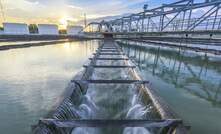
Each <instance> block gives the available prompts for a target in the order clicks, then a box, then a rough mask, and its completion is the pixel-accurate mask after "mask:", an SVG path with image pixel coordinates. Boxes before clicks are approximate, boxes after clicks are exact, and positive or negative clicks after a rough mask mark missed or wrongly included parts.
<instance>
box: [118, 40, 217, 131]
mask: <svg viewBox="0 0 221 134" xmlns="http://www.w3.org/2000/svg"><path fill="white" fill-rule="evenodd" d="M121 42H122V41H121ZM121 46H122V47H123V50H124V52H125V53H127V55H128V56H130V57H131V58H134V60H135V61H136V63H137V64H138V66H139V69H140V71H141V74H142V76H143V78H144V79H146V80H150V82H151V86H152V88H153V89H154V90H156V91H157V92H158V94H159V95H161V96H162V97H163V98H164V100H166V101H167V102H168V103H169V105H170V107H171V108H172V110H173V111H174V112H176V113H177V115H178V116H179V117H181V118H182V119H184V121H185V122H186V123H187V125H190V126H191V133H194V134H218V133H221V123H220V117H221V56H218V55H217V56H216V55H211V54H205V53H197V52H193V51H187V50H180V49H179V48H177V49H175V48H169V47H160V46H157V45H151V44H146V43H140V42H125V41H123V43H121Z"/></svg>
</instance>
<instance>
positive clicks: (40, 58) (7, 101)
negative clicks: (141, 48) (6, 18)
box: [0, 41, 98, 134]
mask: <svg viewBox="0 0 221 134" xmlns="http://www.w3.org/2000/svg"><path fill="white" fill-rule="evenodd" d="M97 45H98V41H82V42H72V43H62V44H56V45H52V46H42V47H31V48H24V49H14V50H8V51H1V52H0V119H1V122H0V133H4V134H28V133H30V130H31V125H35V124H36V123H37V121H38V120H39V119H40V117H43V116H45V115H46V114H47V112H48V111H49V110H50V109H51V107H52V105H53V104H54V102H55V100H56V99H57V98H58V97H59V96H60V95H61V94H62V92H63V91H64V90H65V87H66V86H67V83H68V82H69V81H70V80H71V78H72V77H73V76H74V75H75V74H76V73H77V72H78V71H79V70H80V69H81V67H82V65H83V64H84V63H85V62H86V60H87V58H88V57H89V56H91V54H92V52H94V51H95V50H96V48H97Z"/></svg>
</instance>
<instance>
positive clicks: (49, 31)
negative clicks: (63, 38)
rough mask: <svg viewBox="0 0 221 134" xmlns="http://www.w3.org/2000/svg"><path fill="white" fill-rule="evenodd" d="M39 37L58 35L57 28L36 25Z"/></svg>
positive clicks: (49, 25) (48, 25)
mask: <svg viewBox="0 0 221 134" xmlns="http://www.w3.org/2000/svg"><path fill="white" fill-rule="evenodd" d="M38 32H39V34H40V35H58V34H59V32H58V26H57V25H54V24H38Z"/></svg>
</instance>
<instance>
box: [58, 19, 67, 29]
mask: <svg viewBox="0 0 221 134" xmlns="http://www.w3.org/2000/svg"><path fill="white" fill-rule="evenodd" d="M59 23H60V25H61V26H62V27H64V28H66V27H67V26H68V18H67V17H62V18H61V19H60V20H59Z"/></svg>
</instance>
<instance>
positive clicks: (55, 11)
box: [0, 0, 177, 26]
mask: <svg viewBox="0 0 221 134" xmlns="http://www.w3.org/2000/svg"><path fill="white" fill-rule="evenodd" d="M174 1H177V0H0V2H1V3H2V8H0V9H2V11H3V12H4V15H3V14H2V12H0V23H2V22H3V21H7V22H21V23H27V24H31V23H34V24H39V23H52V24H58V25H64V26H65V25H67V20H70V21H72V22H73V23H75V24H79V22H82V21H81V20H83V19H84V13H86V15H87V19H95V18H99V17H105V16H116V15H122V14H128V13H136V12H140V11H142V10H143V9H142V7H143V5H144V4H148V5H149V7H150V8H151V7H156V6H159V5H160V4H162V3H171V2H174ZM3 16H4V17H3Z"/></svg>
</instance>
